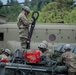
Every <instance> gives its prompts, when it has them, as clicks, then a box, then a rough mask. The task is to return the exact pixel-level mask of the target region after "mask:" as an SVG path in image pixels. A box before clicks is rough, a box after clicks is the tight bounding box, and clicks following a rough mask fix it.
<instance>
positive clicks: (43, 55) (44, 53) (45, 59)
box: [38, 43, 50, 66]
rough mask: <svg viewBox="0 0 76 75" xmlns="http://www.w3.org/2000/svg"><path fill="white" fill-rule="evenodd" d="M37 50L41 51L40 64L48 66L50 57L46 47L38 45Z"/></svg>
mask: <svg viewBox="0 0 76 75" xmlns="http://www.w3.org/2000/svg"><path fill="white" fill-rule="evenodd" d="M38 48H39V50H40V51H41V56H40V58H41V60H40V63H41V64H44V66H50V57H49V56H50V55H49V51H48V49H47V47H46V45H45V44H44V43H40V44H39V45H38Z"/></svg>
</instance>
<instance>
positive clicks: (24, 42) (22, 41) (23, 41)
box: [20, 37, 27, 50]
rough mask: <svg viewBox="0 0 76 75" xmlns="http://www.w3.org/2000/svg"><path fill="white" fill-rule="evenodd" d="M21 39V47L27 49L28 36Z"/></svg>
mask: <svg viewBox="0 0 76 75" xmlns="http://www.w3.org/2000/svg"><path fill="white" fill-rule="evenodd" d="M20 41H21V48H22V50H25V49H26V41H27V38H25V37H20Z"/></svg>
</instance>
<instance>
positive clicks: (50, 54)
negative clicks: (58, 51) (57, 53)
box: [44, 48, 54, 57]
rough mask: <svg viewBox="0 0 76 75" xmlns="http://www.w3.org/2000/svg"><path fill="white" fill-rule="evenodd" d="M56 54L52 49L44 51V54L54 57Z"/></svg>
mask: <svg viewBox="0 0 76 75" xmlns="http://www.w3.org/2000/svg"><path fill="white" fill-rule="evenodd" d="M53 54H54V51H53V50H51V49H49V48H48V49H47V51H45V52H44V55H46V56H48V57H52V56H53Z"/></svg>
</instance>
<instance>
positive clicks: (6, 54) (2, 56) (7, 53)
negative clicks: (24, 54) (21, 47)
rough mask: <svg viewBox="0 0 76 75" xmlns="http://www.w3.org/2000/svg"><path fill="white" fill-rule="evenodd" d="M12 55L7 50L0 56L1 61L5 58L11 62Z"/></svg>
mask: <svg viewBox="0 0 76 75" xmlns="http://www.w3.org/2000/svg"><path fill="white" fill-rule="evenodd" d="M10 55H11V51H10V50H9V49H5V50H4V52H3V53H2V54H1V55H0V59H1V60H3V58H4V59H7V60H8V61H10V58H9V56H10Z"/></svg>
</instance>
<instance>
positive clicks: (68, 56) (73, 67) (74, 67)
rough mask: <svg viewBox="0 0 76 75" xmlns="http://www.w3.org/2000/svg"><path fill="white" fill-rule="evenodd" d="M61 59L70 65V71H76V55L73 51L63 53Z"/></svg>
mask: <svg viewBox="0 0 76 75" xmlns="http://www.w3.org/2000/svg"><path fill="white" fill-rule="evenodd" d="M60 60H61V61H63V62H64V63H65V64H66V65H67V66H68V71H69V72H76V55H75V54H74V53H71V52H65V53H63V54H62V55H61V57H60Z"/></svg>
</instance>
